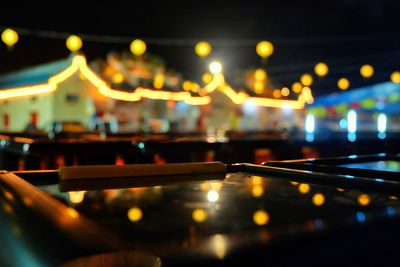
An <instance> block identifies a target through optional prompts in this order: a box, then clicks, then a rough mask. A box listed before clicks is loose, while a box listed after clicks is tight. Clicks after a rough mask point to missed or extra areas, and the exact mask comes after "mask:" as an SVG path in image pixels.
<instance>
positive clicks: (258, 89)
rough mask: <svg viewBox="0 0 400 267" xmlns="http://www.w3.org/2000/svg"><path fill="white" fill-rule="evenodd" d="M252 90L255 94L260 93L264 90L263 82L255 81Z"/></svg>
mask: <svg viewBox="0 0 400 267" xmlns="http://www.w3.org/2000/svg"><path fill="white" fill-rule="evenodd" d="M254 91H255V92H256V93H257V94H262V93H263V92H264V82H261V81H255V83H254Z"/></svg>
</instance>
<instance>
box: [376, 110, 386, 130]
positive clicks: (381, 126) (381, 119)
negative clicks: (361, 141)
mask: <svg viewBox="0 0 400 267" xmlns="http://www.w3.org/2000/svg"><path fill="white" fill-rule="evenodd" d="M377 126H378V132H379V133H385V132H386V128H387V116H386V115H385V114H384V113H381V114H379V116H378V125H377Z"/></svg>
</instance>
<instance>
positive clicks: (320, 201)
mask: <svg viewBox="0 0 400 267" xmlns="http://www.w3.org/2000/svg"><path fill="white" fill-rule="evenodd" d="M312 202H313V203H314V205H315V206H322V205H324V203H325V196H324V195H323V194H321V193H317V194H315V195H314V196H313V198H312Z"/></svg>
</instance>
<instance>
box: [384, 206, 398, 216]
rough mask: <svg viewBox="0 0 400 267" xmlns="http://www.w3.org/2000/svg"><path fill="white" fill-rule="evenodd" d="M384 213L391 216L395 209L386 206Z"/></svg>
mask: <svg viewBox="0 0 400 267" xmlns="http://www.w3.org/2000/svg"><path fill="white" fill-rule="evenodd" d="M386 213H387V215H388V216H390V217H392V216H394V215H395V214H396V210H395V209H394V208H392V207H387V208H386Z"/></svg>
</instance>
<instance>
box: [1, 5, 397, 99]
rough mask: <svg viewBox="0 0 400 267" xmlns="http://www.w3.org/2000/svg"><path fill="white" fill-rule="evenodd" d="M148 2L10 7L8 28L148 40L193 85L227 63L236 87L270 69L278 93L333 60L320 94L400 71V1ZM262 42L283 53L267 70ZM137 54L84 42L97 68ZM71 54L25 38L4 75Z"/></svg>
mask: <svg viewBox="0 0 400 267" xmlns="http://www.w3.org/2000/svg"><path fill="white" fill-rule="evenodd" d="M139 2H140V1H131V2H130V4H128V3H129V2H128V1H124V2H118V1H107V2H106V3H97V4H96V5H94V6H90V7H89V6H88V7H85V6H83V5H82V1H81V2H78V1H76V2H74V3H73V4H70V5H67V4H65V3H61V2H60V3H59V2H54V3H53V5H49V4H38V2H35V3H34V4H31V5H30V6H27V5H23V6H21V5H20V6H18V7H14V8H11V7H2V8H1V9H0V26H11V27H20V28H26V29H31V30H48V31H57V32H68V33H77V34H90V35H97V36H103V35H110V36H125V37H132V39H134V38H142V39H144V40H146V41H148V43H149V45H148V51H149V52H152V53H155V54H159V55H160V56H161V57H162V58H164V59H165V61H166V62H167V64H168V66H169V67H171V68H174V69H176V70H177V71H180V72H182V73H183V74H184V75H185V76H186V77H188V78H191V79H196V78H197V79H200V76H201V73H202V72H204V71H205V70H206V68H207V64H208V62H209V61H210V60H211V59H214V58H216V59H219V60H221V61H222V62H223V64H224V69H225V73H226V75H227V77H228V81H229V79H231V80H233V79H234V78H235V77H236V76H237V75H238V73H240V71H242V70H243V69H247V68H251V67H259V66H264V67H265V68H266V69H267V71H268V72H269V73H270V77H271V79H272V80H273V82H274V84H275V85H276V86H277V87H280V86H290V85H291V84H292V83H293V82H295V81H296V80H298V78H299V76H300V75H301V74H302V73H304V72H312V68H313V65H314V64H315V63H317V62H318V61H325V62H326V63H328V65H329V66H330V69H331V72H330V74H329V75H328V76H327V77H326V78H323V79H317V80H316V82H315V85H314V88H313V89H314V91H315V94H317V95H320V94H326V93H329V92H332V91H338V89H337V87H336V81H337V79H338V78H340V77H348V78H350V81H351V83H352V85H353V86H352V87H357V86H363V85H367V84H373V83H378V82H382V81H386V80H388V79H389V75H390V73H391V72H392V71H394V70H396V69H400V19H399V14H400V1H398V0H359V1H356V0H341V1H339V0H337V1H332V0H331V1H287V0H280V1H276V0H275V1H240V2H239V3H236V2H233V1H186V2H180V3H179V2H172V1H146V2H144V3H141V4H140V5H139V4H138V3H139ZM71 3H72V2H71ZM135 3H136V4H135ZM197 39H206V40H210V41H211V43H212V44H214V50H213V54H212V55H211V56H210V59H206V60H201V59H199V58H198V57H196V56H195V54H194V52H193V46H192V45H191V44H192V43H194V42H195V41H196V40H197ZM262 39H267V40H270V41H272V42H273V43H274V45H275V53H274V54H273V55H272V56H271V58H270V59H269V60H268V62H265V63H264V65H262V63H261V61H260V59H259V58H258V57H257V55H256V53H255V44H256V43H257V41H259V40H262ZM166 42H172V43H175V45H167V44H165V43H166ZM128 46H129V42H127V43H124V42H122V43H120V44H111V43H107V42H104V43H102V42H89V41H85V40H84V47H83V52H84V53H85V54H86V55H87V57H88V58H89V60H90V59H94V58H96V57H104V55H105V54H106V53H107V52H108V51H110V50H126V49H127V48H128ZM67 55H68V51H67V49H66V48H65V45H64V40H61V39H47V38H38V37H34V36H26V35H21V36H20V42H19V43H18V44H17V45H16V47H15V48H14V50H13V51H11V52H9V51H7V49H6V48H5V47H4V46H2V47H0V61H1V63H2V64H0V73H4V72H9V71H12V70H17V69H20V68H22V67H26V66H31V65H35V64H40V63H44V62H48V61H52V60H56V59H60V58H64V57H66V56H67ZM364 63H370V64H372V65H373V66H374V67H375V72H376V75H374V77H373V78H371V79H369V80H366V79H363V78H360V77H359V73H358V69H359V67H360V66H361V65H362V64H364Z"/></svg>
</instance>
